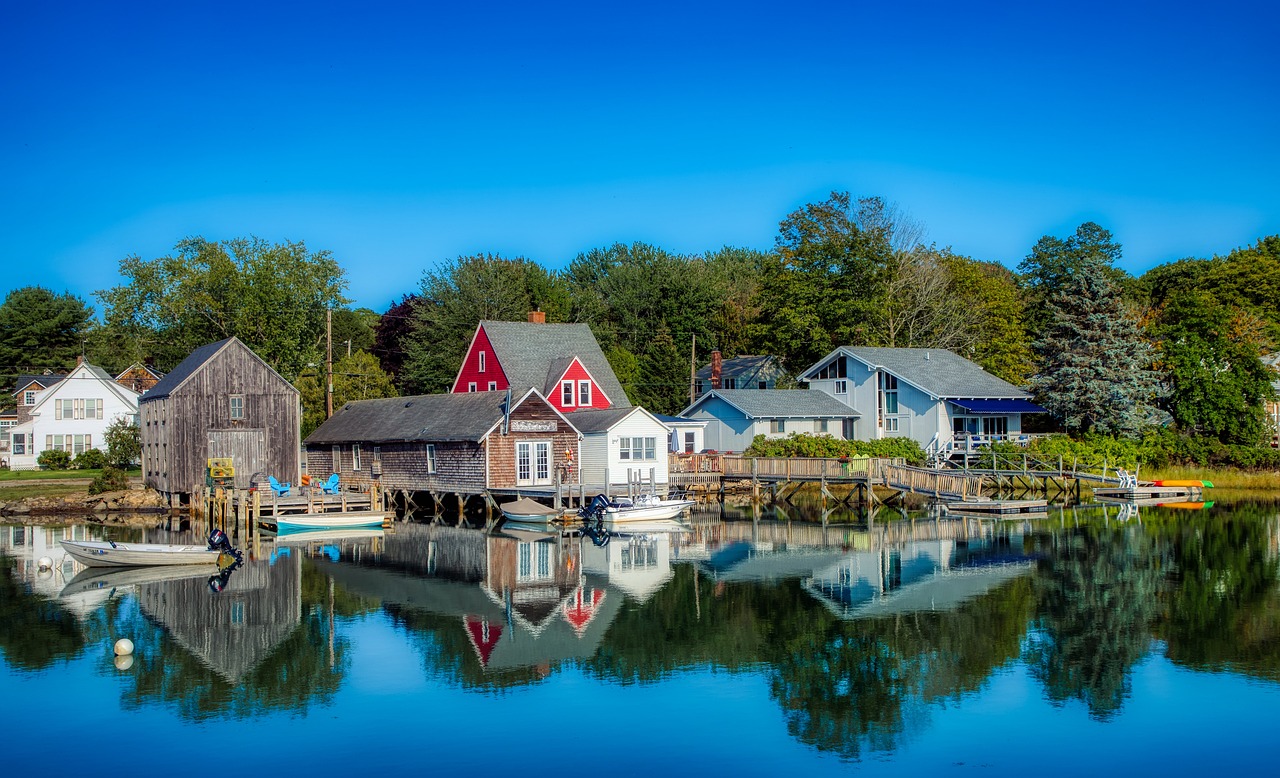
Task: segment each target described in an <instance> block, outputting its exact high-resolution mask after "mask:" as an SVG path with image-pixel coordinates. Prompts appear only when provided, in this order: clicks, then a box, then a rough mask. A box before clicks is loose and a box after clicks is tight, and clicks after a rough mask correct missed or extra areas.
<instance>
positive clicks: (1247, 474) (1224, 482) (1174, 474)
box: [1138, 467, 1280, 492]
mask: <svg viewBox="0 0 1280 778" xmlns="http://www.w3.org/2000/svg"><path fill="white" fill-rule="evenodd" d="M1138 478H1139V479H1141V480H1143V481H1160V480H1174V479H1187V480H1196V479H1198V480H1201V481H1208V482H1209V483H1211V484H1213V486H1214V488H1215V489H1266V490H1269V491H1273V492H1274V491H1277V490H1280V475H1277V474H1276V473H1273V472H1256V471H1249V470H1234V469H1221V468H1212V467H1162V468H1152V469H1150V470H1146V469H1144V470H1142V471H1141V472H1139V473H1138Z"/></svg>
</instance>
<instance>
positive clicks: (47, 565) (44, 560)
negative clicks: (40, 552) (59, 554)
mask: <svg viewBox="0 0 1280 778" xmlns="http://www.w3.org/2000/svg"><path fill="white" fill-rule="evenodd" d="M36 564H37V565H39V566H40V569H41V570H49V569H51V568H52V567H53V560H52V559H50V558H49V557H47V556H42V557H40V560H39V561H38V562H36Z"/></svg>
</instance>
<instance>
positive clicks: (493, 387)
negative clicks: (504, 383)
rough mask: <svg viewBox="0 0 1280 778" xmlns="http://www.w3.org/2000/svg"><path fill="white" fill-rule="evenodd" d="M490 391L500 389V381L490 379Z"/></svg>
mask: <svg viewBox="0 0 1280 778" xmlns="http://www.w3.org/2000/svg"><path fill="white" fill-rule="evenodd" d="M489 391H491V392H496V391H498V382H497V381H490V382H489Z"/></svg>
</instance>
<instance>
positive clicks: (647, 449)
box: [618, 437, 658, 462]
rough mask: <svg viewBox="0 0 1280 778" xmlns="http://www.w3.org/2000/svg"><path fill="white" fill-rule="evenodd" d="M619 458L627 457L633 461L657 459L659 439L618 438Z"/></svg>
mask: <svg viewBox="0 0 1280 778" xmlns="http://www.w3.org/2000/svg"><path fill="white" fill-rule="evenodd" d="M618 458H619V459H626V460H629V461H633V462H638V461H641V460H654V459H657V458H658V439H657V438H654V437H648V438H630V437H624V438H619V439H618Z"/></svg>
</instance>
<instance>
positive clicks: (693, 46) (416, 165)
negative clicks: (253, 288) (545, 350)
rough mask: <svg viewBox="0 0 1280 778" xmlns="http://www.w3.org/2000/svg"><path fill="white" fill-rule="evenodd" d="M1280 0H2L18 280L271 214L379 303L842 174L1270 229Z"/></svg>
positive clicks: (726, 225)
mask: <svg viewBox="0 0 1280 778" xmlns="http://www.w3.org/2000/svg"><path fill="white" fill-rule="evenodd" d="M1278 6H1280V4H1276V3H1266V2H1256V3H1235V2H1215V3H1207V2H1204V3H1197V4H1179V3H1176V2H1174V3H1170V2H1167V0H1166V1H1165V2H1152V3H1124V2H1114V3H1112V2H1107V3H1093V2H1071V3H1038V2H1025V0H1024V1H1023V2H1015V3H992V4H987V3H957V2H944V3H931V2H925V3H900V2H883V1H880V2H871V3H868V2H845V3H814V2H790V3H781V2H778V3H770V4H756V3H751V2H749V0H748V1H747V2H734V3H715V4H704V3H695V2H688V3H673V4H669V5H668V4H661V5H660V4H657V3H641V4H633V5H624V4H617V3H599V2H596V3H582V4H572V5H569V4H564V5H562V4H556V3H525V4H511V5H508V4H505V3H500V2H487V3H474V4H466V3H440V4H430V3H408V2H406V3H381V2H362V3H352V4H350V7H347V4H338V3H325V2H316V1H314V0H312V1H310V2H298V3H289V4H285V3H276V2H270V0H262V1H260V2H253V3H240V2H235V1H234V0H224V1H223V2H218V3H208V4H204V3H186V2H179V3H174V2H161V3H147V2H127V3H101V2H74V3H67V2H47V3H46V2H19V1H18V0H3V2H0V68H2V72H3V75H0V236H2V237H3V250H4V252H5V253H6V254H7V261H6V262H5V263H4V264H5V267H6V270H5V276H6V281H7V284H5V287H7V288H16V287H20V286H25V285H28V284H41V285H44V286H46V287H50V288H53V289H54V290H55V291H64V290H67V291H71V292H73V293H76V294H79V295H81V296H83V297H85V298H86V299H87V300H89V301H90V302H94V303H96V301H95V300H93V298H92V293H93V291H95V290H97V289H103V288H107V287H109V286H112V285H114V284H116V283H119V281H120V278H119V275H118V273H117V268H118V263H119V260H120V259H121V258H123V257H125V256H127V255H129V254H138V255H141V256H143V257H146V258H153V257H157V256H161V255H164V254H166V253H168V252H169V250H170V249H171V248H172V247H173V245H174V244H175V243H176V242H177V241H178V240H180V239H182V238H183V237H186V236H191V235H203V236H204V237H206V238H209V239H215V240H218V239H226V238H232V237H238V236H247V235H257V236H259V237H262V238H265V239H268V240H272V241H279V240H285V239H289V240H305V241H306V242H307V245H308V246H309V247H310V248H313V249H328V250H330V251H332V252H333V253H334V255H335V257H336V258H337V259H338V261H339V262H340V263H341V264H342V265H343V266H344V267H345V268H346V269H347V271H348V274H349V278H350V290H349V294H350V296H351V297H352V298H353V299H354V300H355V302H356V304H357V305H362V306H367V307H370V308H373V309H375V310H378V311H382V310H385V309H386V307H387V305H388V304H389V303H391V302H393V301H394V300H396V299H398V298H399V297H400V296H401V295H403V294H405V293H408V292H412V291H414V290H415V289H416V288H417V285H418V282H419V281H420V279H421V277H422V273H423V271H424V270H426V269H428V268H432V267H435V266H436V265H438V264H439V263H440V262H441V261H442V260H446V259H450V258H454V257H457V256H459V255H463V254H472V253H477V252H495V253H500V254H503V255H505V256H524V257H527V258H529V259H532V260H535V261H537V262H539V263H541V264H543V265H544V266H547V267H550V268H556V267H561V266H563V265H564V264H565V263H567V262H568V261H569V260H571V259H572V258H573V257H574V256H575V255H577V254H578V253H579V252H582V251H586V250H589V249H591V248H593V247H597V246H603V245H607V244H610V243H613V242H615V241H621V242H625V243H629V242H632V241H637V240H639V241H646V242H650V243H654V244H656V245H659V246H662V247H663V248H666V249H667V250H670V251H675V252H686V253H692V252H702V251H707V250H711V249H715V248H719V247H720V246H723V245H734V246H751V247H756V248H762V249H767V248H769V247H771V246H772V245H773V237H774V234H775V232H776V229H777V225H778V222H779V221H780V220H781V219H782V218H783V217H784V216H786V214H787V213H788V212H790V211H792V210H794V209H795V208H797V207H798V206H800V205H802V204H803V203H806V202H812V201H816V200H820V199H823V198H824V197H825V196H826V195H827V194H828V193H829V192H830V191H832V190H847V191H849V192H851V193H853V194H854V195H880V196H882V197H884V198H886V199H888V200H890V201H892V202H896V203H897V204H898V205H899V206H900V207H901V208H903V209H904V210H906V211H907V212H908V213H909V214H910V215H912V216H913V217H914V218H916V219H917V220H919V221H921V222H923V223H924V224H925V226H926V227H927V229H928V235H927V239H928V240H930V241H934V242H937V243H938V244H940V245H950V246H952V247H953V248H954V249H955V250H957V251H959V252H961V253H964V254H968V255H970V256H973V257H976V258H979V259H987V260H996V261H1000V262H1003V263H1005V264H1007V265H1009V266H1011V267H1012V266H1015V265H1016V264H1017V263H1018V262H1019V261H1020V260H1021V259H1022V258H1023V257H1024V256H1025V255H1026V254H1027V252H1028V250H1029V249H1030V247H1031V245H1032V244H1033V243H1034V242H1035V240H1036V239H1037V238H1038V237H1040V236H1041V235H1044V234H1055V235H1065V234H1067V233H1069V232H1071V231H1072V230H1074V228H1075V226H1076V225H1078V224H1079V223H1081V222H1083V221H1086V220H1094V221H1097V222H1099V223H1100V224H1102V225H1103V226H1104V227H1106V228H1108V229H1110V230H1111V231H1112V232H1114V233H1115V234H1116V237H1117V239H1118V240H1119V241H1120V242H1121V243H1122V244H1123V245H1124V249H1125V255H1124V259H1123V261H1122V265H1123V266H1124V267H1125V269H1127V270H1129V271H1130V272H1133V273H1141V272H1142V271H1144V270H1146V269H1147V268H1149V267H1151V266H1153V265H1156V264H1159V263H1161V262H1166V261H1170V260H1173V259H1178V258H1181V257H1186V256H1211V255H1213V254H1215V253H1225V252H1226V251H1229V250H1231V249H1232V248H1235V247H1237V246H1241V245H1248V244H1251V243H1253V242H1254V241H1255V240H1256V239H1257V238H1260V237H1262V236H1264V235H1269V234H1275V233H1277V232H1280V186H1278V185H1277V183H1278V182H1280V122H1278V121H1277V118H1278V116H1277V114H1278V113H1280V108H1278V106H1280V100H1278V99H1277V98H1278V97H1280V46H1277V45H1276V44H1275V31H1276V29H1277V22H1278V21H1280V10H1277V7H1278ZM201 8H203V10H201ZM352 8H358V9H359V10H351V9H352Z"/></svg>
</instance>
